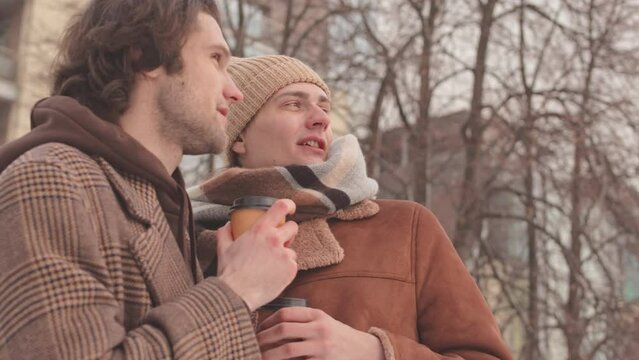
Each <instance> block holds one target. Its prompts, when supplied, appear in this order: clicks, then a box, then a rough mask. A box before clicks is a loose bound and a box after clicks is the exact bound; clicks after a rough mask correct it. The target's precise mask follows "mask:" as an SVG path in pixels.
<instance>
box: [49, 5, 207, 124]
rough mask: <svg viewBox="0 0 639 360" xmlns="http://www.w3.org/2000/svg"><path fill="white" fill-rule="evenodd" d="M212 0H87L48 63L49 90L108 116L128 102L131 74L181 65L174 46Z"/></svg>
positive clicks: (177, 46) (171, 70)
mask: <svg viewBox="0 0 639 360" xmlns="http://www.w3.org/2000/svg"><path fill="white" fill-rule="evenodd" d="M200 11H203V12H205V13H208V14H210V15H211V16H213V17H214V18H215V19H216V20H218V21H219V14H218V9H217V6H216V5H215V1H214V0H92V1H91V2H90V3H89V5H88V7H87V8H86V10H85V11H83V12H82V13H80V14H78V15H77V16H76V17H75V18H74V20H73V21H72V22H71V24H70V26H69V27H68V28H67V30H66V33H65V35H64V38H63V40H62V44H61V48H60V53H59V55H58V59H57V63H56V66H55V69H54V74H53V75H54V85H53V94H54V95H66V96H70V97H73V98H75V99H77V100H78V101H79V102H80V103H81V104H83V105H85V106H87V107H89V108H90V109H91V110H92V111H93V112H95V113H96V114H97V115H99V116H100V117H102V118H103V119H105V120H108V121H116V120H117V118H119V116H120V115H121V114H122V113H124V111H125V110H126V109H127V107H128V105H129V93H130V91H131V87H132V85H133V82H134V79H135V74H136V73H139V72H142V71H148V70H152V69H155V68H157V67H160V66H164V67H165V68H166V71H167V72H168V73H169V74H171V73H176V72H179V71H180V70H181V69H182V59H181V57H180V50H181V48H182V46H183V45H184V41H185V39H186V36H187V35H188V33H189V32H190V31H191V30H192V29H193V27H194V26H195V25H196V24H197V22H196V21H197V14H198V13H199V12H200Z"/></svg>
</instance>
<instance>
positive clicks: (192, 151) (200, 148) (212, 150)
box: [183, 134, 228, 155]
mask: <svg viewBox="0 0 639 360" xmlns="http://www.w3.org/2000/svg"><path fill="white" fill-rule="evenodd" d="M227 141H228V140H227V138H226V135H223V136H219V135H217V134H216V135H213V136H209V137H208V138H207V139H205V140H202V141H200V142H187V143H185V144H184V148H183V152H184V155H206V154H221V153H222V152H223V151H224V150H225V149H226V143H227Z"/></svg>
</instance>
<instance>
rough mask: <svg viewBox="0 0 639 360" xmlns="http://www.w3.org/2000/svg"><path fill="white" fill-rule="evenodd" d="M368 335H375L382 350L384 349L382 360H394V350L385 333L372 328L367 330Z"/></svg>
mask: <svg viewBox="0 0 639 360" xmlns="http://www.w3.org/2000/svg"><path fill="white" fill-rule="evenodd" d="M368 333H369V334H371V335H375V336H376V337H377V338H378V339H379V341H380V342H381V343H382V348H383V349H384V359H386V360H395V349H394V348H393V343H391V341H390V338H389V337H388V334H386V331H384V330H382V329H380V328H376V327H372V328H370V329H368Z"/></svg>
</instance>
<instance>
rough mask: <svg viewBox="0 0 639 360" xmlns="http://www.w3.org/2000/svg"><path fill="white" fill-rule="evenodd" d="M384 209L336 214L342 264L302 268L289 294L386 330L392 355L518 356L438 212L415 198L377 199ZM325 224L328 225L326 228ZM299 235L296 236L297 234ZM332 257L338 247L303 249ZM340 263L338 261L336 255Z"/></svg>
mask: <svg viewBox="0 0 639 360" xmlns="http://www.w3.org/2000/svg"><path fill="white" fill-rule="evenodd" d="M376 202H377V204H378V205H379V208H380V210H379V213H377V214H376V215H374V216H372V217H368V218H366V219H361V220H352V221H342V220H337V219H334V220H330V221H329V226H330V232H332V234H333V235H334V236H335V239H336V240H337V242H338V243H339V245H340V246H341V247H342V248H343V250H344V259H343V260H342V261H341V262H340V263H339V264H336V265H330V266H325V267H316V268H313V269H309V270H305V271H300V272H299V273H298V275H297V277H296V279H295V280H294V281H293V283H292V284H291V285H290V286H289V287H288V288H287V290H285V292H284V294H283V296H289V297H301V298H305V299H306V300H307V305H308V306H310V307H313V308H318V309H321V310H323V311H325V312H326V313H327V314H329V315H330V316H332V317H334V318H335V319H337V320H339V321H341V322H343V323H345V324H347V325H349V326H352V327H354V328H355V329H358V330H362V331H369V332H371V333H373V334H374V335H376V336H377V337H379V338H380V340H381V341H382V344H383V346H384V351H385V355H386V358H387V359H389V360H390V359H397V360H417V359H425V360H426V359H428V360H430V359H432V360H434V359H467V360H488V359H491V360H494V359H504V360H509V359H512V356H511V354H510V352H509V350H508V348H507V347H506V345H505V343H504V341H503V339H502V337H501V335H500V331H499V329H498V327H497V324H496V322H495V319H494V317H493V315H492V313H491V311H490V309H489V307H488V305H487V304H486V301H485V300H484V298H483V296H482V294H481V292H480V291H479V288H478V287H477V285H476V284H475V282H474V280H473V279H472V277H471V276H470V273H469V272H468V270H467V269H466V268H465V267H464V264H463V263H462V261H461V259H460V258H459V256H458V255H457V252H456V251H455V248H454V247H453V244H452V243H451V241H450V240H449V239H448V237H447V235H446V233H445V232H444V230H443V228H442V227H441V225H440V224H439V222H438V221H437V219H436V218H435V216H434V215H433V214H432V213H431V212H430V211H429V210H427V209H426V208H424V207H423V206H421V205H418V204H416V203H413V202H408V201H395V200H377V201H376ZM319 231H321V229H320V230H319ZM296 241H297V240H296ZM321 252H323V253H324V255H325V257H326V259H325V260H326V261H325V262H326V263H331V262H333V261H334V259H330V258H331V257H332V256H334V255H331V254H335V253H336V251H335V250H334V249H328V248H325V249H323V250H322V251H320V254H318V251H317V250H316V249H315V250H313V251H306V250H305V249H304V248H301V249H299V251H298V255H299V258H298V261H299V262H300V263H304V262H305V259H304V257H305V256H311V255H312V256H322V255H323V254H322V253H321ZM333 263H334V262H333Z"/></svg>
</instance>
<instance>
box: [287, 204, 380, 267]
mask: <svg viewBox="0 0 639 360" xmlns="http://www.w3.org/2000/svg"><path fill="white" fill-rule="evenodd" d="M378 212H379V205H377V203H376V202H374V201H371V200H364V201H362V202H359V203H357V204H355V205H353V206H349V207H347V208H345V209H342V210H339V211H338V212H337V213H335V215H334V218H336V219H338V220H342V221H352V220H358V219H364V218H368V217H371V216H373V215H375V214H377V213H378ZM291 248H292V249H293V250H295V252H296V253H297V266H298V269H299V270H309V269H315V268H319V267H324V266H329V265H335V264H339V263H340V262H341V261H342V260H343V259H344V249H343V248H342V247H341V245H340V244H339V242H338V241H337V239H336V238H335V236H334V235H333V233H332V232H331V229H330V227H329V226H328V222H327V219H325V218H316V219H312V220H309V221H304V222H302V223H300V225H299V231H298V232H297V236H296V237H295V241H293V243H292V244H291Z"/></svg>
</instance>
